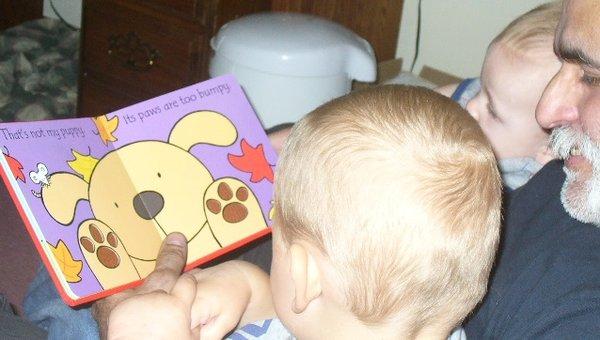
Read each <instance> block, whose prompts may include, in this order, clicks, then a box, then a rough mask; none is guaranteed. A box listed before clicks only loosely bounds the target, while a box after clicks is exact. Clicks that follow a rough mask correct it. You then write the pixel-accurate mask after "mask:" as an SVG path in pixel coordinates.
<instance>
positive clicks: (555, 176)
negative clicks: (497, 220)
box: [465, 161, 600, 339]
mask: <svg viewBox="0 0 600 340" xmlns="http://www.w3.org/2000/svg"><path fill="white" fill-rule="evenodd" d="M564 178H565V176H564V173H563V171H562V162H559V161H553V162H550V163H549V164H547V165H546V166H545V167H544V168H543V169H542V170H540V171H539V172H538V173H537V174H536V176H534V177H533V178H532V179H531V180H530V181H529V182H528V183H527V184H526V185H525V186H523V187H521V188H520V189H518V190H516V191H514V192H513V193H511V197H510V202H509V205H508V207H507V209H506V215H505V223H504V225H505V227H504V230H503V240H502V243H501V245H500V251H499V257H498V260H497V263H496V266H495V269H494V272H493V273H492V277H491V280H490V288H489V291H488V295H487V296H486V298H485V299H484V301H483V303H482V304H481V305H480V306H479V308H478V309H476V310H475V312H474V313H473V315H472V316H471V317H470V320H469V321H468V322H467V323H466V324H465V329H466V332H467V337H468V338H475V339H482V338H483V339H489V338H502V339H525V338H552V339H567V338H568V339H590V338H600V228H599V227H596V226H593V225H590V224H584V223H581V222H578V221H576V220H575V219H573V218H571V217H570V216H569V215H568V214H567V213H566V212H565V210H564V208H563V207H562V204H561V202H560V190H561V187H562V184H563V182H564Z"/></svg>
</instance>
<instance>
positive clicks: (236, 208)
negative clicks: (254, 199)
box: [206, 182, 249, 223]
mask: <svg viewBox="0 0 600 340" xmlns="http://www.w3.org/2000/svg"><path fill="white" fill-rule="evenodd" d="M217 195H218V199H215V198H210V199H208V200H207V201H206V208H207V209H208V211H210V212H211V213H213V214H215V215H218V214H220V213H222V214H223V219H224V220H225V221H227V222H228V223H239V222H242V221H243V220H245V219H246V217H247V216H248V209H247V208H246V206H245V205H244V202H246V200H248V197H249V194H248V189H247V188H246V187H243V186H240V187H238V188H235V193H234V190H233V189H232V187H231V186H230V185H229V184H228V183H226V182H221V183H219V185H218V187H217ZM234 195H235V200H234V201H232V200H233V199H234Z"/></svg>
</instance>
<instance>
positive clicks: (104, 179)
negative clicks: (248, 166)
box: [42, 111, 266, 289]
mask: <svg viewBox="0 0 600 340" xmlns="http://www.w3.org/2000/svg"><path fill="white" fill-rule="evenodd" d="M236 139H237V130H236V128H235V126H234V125H233V124H232V123H231V122H230V121H229V120H228V119H227V118H226V117H225V116H223V115H221V114H219V113H217V112H212V111H196V112H193V113H190V114H188V115H186V116H185V117H183V118H182V119H180V120H179V121H178V122H177V123H176V124H175V126H174V127H173V129H172V130H171V133H170V136H169V139H168V142H163V141H140V142H135V143H131V144H128V145H125V146H122V147H120V148H118V149H116V150H114V151H111V152H109V153H107V154H106V155H104V157H102V158H101V159H99V160H98V162H97V164H96V165H95V167H93V169H92V170H91V174H90V175H89V177H87V178H89V181H86V180H85V178H86V177H85V176H84V178H82V177H80V176H77V175H75V174H72V173H67V172H58V173H54V174H52V175H51V177H50V183H51V185H50V186H44V187H42V200H43V203H44V206H45V207H46V209H47V210H48V212H49V214H50V215H51V216H52V217H53V218H54V219H55V220H56V221H57V222H59V223H61V224H63V225H69V224H71V223H72V222H73V219H74V217H75V211H76V208H77V204H78V202H79V201H80V200H88V201H89V203H90V206H91V209H92V212H93V215H94V216H93V218H91V219H88V220H85V221H83V222H82V223H81V224H80V225H79V227H78V240H79V243H80V246H81V250H82V253H83V254H84V256H85V259H86V261H87V263H88V265H89V267H90V269H91V270H92V271H93V272H94V274H95V275H96V278H97V279H98V281H99V282H100V284H101V285H102V287H103V288H105V289H107V288H111V287H116V286H118V285H121V284H125V283H128V282H131V281H133V280H135V279H138V278H144V277H145V276H146V275H148V274H149V273H150V272H151V271H152V269H153V268H154V263H155V260H156V254H157V253H158V250H159V247H160V244H161V242H162V240H163V239H164V238H165V237H166V235H167V234H169V233H171V232H175V231H177V232H180V233H182V234H184V235H185V237H186V238H187V240H188V245H189V253H188V259H193V260H195V259H198V258H200V257H202V256H204V255H207V254H209V253H211V252H213V251H215V250H217V249H219V248H220V247H225V246H227V245H229V244H231V243H233V242H234V241H237V240H239V239H240V238H241V237H244V236H250V235H252V234H254V233H256V232H258V231H260V230H262V229H264V228H265V227H266V221H265V219H264V217H263V214H262V211H261V209H260V206H259V203H258V200H257V199H256V196H255V195H254V193H253V192H252V191H251V190H250V188H249V187H248V186H247V185H246V184H244V183H243V182H242V181H240V180H238V179H236V178H230V177H227V178H221V179H216V180H215V179H213V177H212V175H211V174H210V172H209V171H208V169H207V168H206V167H205V166H204V164H202V162H200V161H199V160H198V159H197V158H196V157H194V156H193V155H192V154H191V153H190V152H189V150H190V149H191V148H192V147H193V146H194V145H197V144H201V143H204V144H211V145H215V146H229V145H231V144H233V143H234V142H235V141H236Z"/></svg>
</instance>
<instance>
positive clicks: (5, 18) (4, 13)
mask: <svg viewBox="0 0 600 340" xmlns="http://www.w3.org/2000/svg"><path fill="white" fill-rule="evenodd" d="M42 8H43V2H42V0H0V31H2V30H4V29H6V28H10V27H13V26H16V25H18V24H20V23H22V22H24V21H28V20H33V19H39V18H41V17H42Z"/></svg>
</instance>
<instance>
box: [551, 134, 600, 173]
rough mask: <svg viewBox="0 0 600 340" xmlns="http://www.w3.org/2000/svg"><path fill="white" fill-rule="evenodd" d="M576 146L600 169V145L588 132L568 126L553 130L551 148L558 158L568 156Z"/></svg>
mask: <svg viewBox="0 0 600 340" xmlns="http://www.w3.org/2000/svg"><path fill="white" fill-rule="evenodd" d="M574 147H577V148H578V149H579V150H580V151H581V155H582V156H583V157H585V158H586V159H587V160H589V161H590V162H591V163H592V165H593V166H594V167H595V168H597V169H600V146H598V144H597V143H596V142H594V141H593V140H592V139H591V138H590V137H589V136H588V135H587V134H585V133H583V132H579V131H575V130H573V129H572V128H570V127H566V126H561V127H558V128H555V129H554V130H552V134H550V148H551V149H552V152H553V153H554V154H555V155H556V156H557V157H558V158H561V159H566V158H568V157H569V156H570V155H571V150H572V149H573V148H574Z"/></svg>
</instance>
